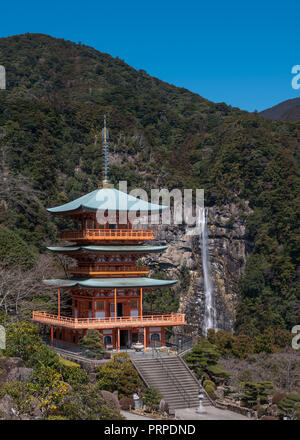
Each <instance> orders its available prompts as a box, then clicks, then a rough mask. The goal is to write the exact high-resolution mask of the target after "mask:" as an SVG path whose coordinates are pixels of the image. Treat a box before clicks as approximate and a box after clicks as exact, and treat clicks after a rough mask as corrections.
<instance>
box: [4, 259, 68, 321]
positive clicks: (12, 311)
mask: <svg viewBox="0 0 300 440" xmlns="http://www.w3.org/2000/svg"><path fill="white" fill-rule="evenodd" d="M55 272H57V267H55V266H54V264H53V259H52V258H51V257H50V256H49V255H41V256H40V258H39V260H38V262H37V265H36V266H35V267H34V268H33V269H31V270H27V271H24V270H22V269H20V268H19V267H10V268H6V267H5V268H4V267H1V266H0V310H2V311H4V312H5V313H6V314H8V315H13V317H15V318H16V319H22V318H24V317H29V316H30V314H31V311H32V310H33V309H35V310H39V309H40V310H41V309H45V308H47V310H53V309H55V308H56V306H57V291H56V290H55V289H53V288H51V287H48V286H46V285H44V284H43V283H42V280H43V279H47V278H48V279H49V278H51V277H53V276H54V274H55ZM65 304H66V298H64V296H63V297H62V301H61V307H62V308H64V306H65Z"/></svg>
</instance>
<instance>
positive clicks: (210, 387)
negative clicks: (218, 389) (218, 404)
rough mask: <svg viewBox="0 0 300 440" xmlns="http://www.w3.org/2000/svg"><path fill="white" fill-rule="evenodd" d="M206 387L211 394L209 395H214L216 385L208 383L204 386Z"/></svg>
mask: <svg viewBox="0 0 300 440" xmlns="http://www.w3.org/2000/svg"><path fill="white" fill-rule="evenodd" d="M204 389H205V391H206V392H207V394H209V395H213V394H214V392H215V387H214V386H212V385H206V386H205V387H204Z"/></svg>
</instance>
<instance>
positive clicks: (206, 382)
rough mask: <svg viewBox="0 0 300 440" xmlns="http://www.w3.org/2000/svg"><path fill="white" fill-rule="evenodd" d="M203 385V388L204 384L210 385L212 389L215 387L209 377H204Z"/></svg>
mask: <svg viewBox="0 0 300 440" xmlns="http://www.w3.org/2000/svg"><path fill="white" fill-rule="evenodd" d="M203 386H204V388H205V387H206V386H211V387H213V389H214V390H215V389H216V386H215V383H214V382H213V381H212V380H209V379H206V380H205V381H204V382H203Z"/></svg>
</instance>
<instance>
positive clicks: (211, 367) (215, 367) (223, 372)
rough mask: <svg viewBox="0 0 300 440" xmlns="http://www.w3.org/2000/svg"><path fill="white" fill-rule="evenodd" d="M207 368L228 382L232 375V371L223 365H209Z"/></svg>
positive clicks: (213, 374)
mask: <svg viewBox="0 0 300 440" xmlns="http://www.w3.org/2000/svg"><path fill="white" fill-rule="evenodd" d="M206 370H207V371H208V373H209V374H210V375H212V376H216V377H217V378H218V379H221V380H223V381H224V382H228V381H229V379H230V376H231V373H229V372H228V371H226V370H224V368H223V367H220V366H219V365H209V366H208V367H207V368H206Z"/></svg>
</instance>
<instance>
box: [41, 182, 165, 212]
mask: <svg viewBox="0 0 300 440" xmlns="http://www.w3.org/2000/svg"><path fill="white" fill-rule="evenodd" d="M167 208H168V206H164V205H156V204H154V203H149V202H146V201H144V200H141V199H138V198H136V197H133V196H131V195H129V194H126V193H124V192H122V191H119V190H117V189H115V188H101V189H96V190H94V191H92V192H90V193H88V194H86V195H84V196H81V197H79V198H78V199H75V200H73V201H72V202H69V203H66V204H64V205H61V206H56V207H55V208H48V209H47V211H49V212H52V213H53V214H58V213H66V212H72V211H77V210H78V209H82V210H85V211H97V210H101V211H102V210H103V211H105V210H111V211H143V212H148V211H150V212H157V211H161V210H163V209H167Z"/></svg>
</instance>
